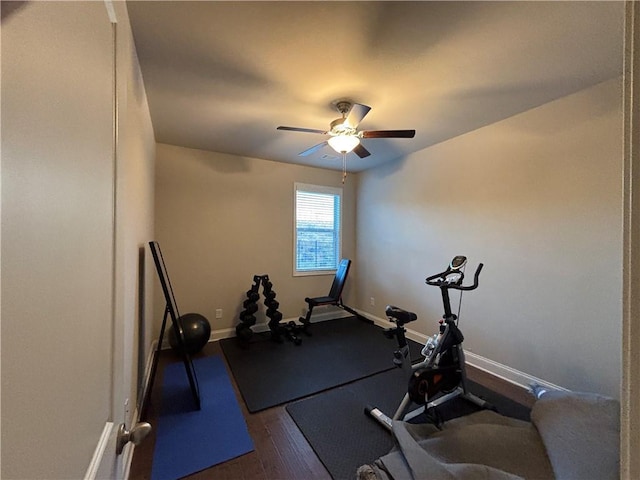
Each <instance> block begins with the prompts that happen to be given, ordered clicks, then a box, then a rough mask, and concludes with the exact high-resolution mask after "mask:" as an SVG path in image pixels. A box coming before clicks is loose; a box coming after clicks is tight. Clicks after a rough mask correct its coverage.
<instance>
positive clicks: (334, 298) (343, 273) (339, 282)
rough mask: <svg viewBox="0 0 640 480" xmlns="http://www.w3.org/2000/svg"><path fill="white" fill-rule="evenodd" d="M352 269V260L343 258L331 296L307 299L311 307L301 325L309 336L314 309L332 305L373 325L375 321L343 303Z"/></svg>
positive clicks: (301, 320) (332, 285) (332, 286)
mask: <svg viewBox="0 0 640 480" xmlns="http://www.w3.org/2000/svg"><path fill="white" fill-rule="evenodd" d="M350 267H351V260H349V259H348V258H343V259H342V260H340V264H339V265H338V269H337V270H336V276H335V277H334V279H333V283H332V284H331V290H329V295H327V296H326V297H313V298H309V297H307V298H305V299H304V301H305V302H307V304H308V305H309V309H308V310H307V315H306V316H305V317H300V319H299V320H300V323H302V325H303V330H304V332H305V333H307V334H308V335H309V334H310V333H309V331H308V329H309V325H310V324H311V314H312V313H313V309H314V307H319V306H325V305H332V306H334V307H339V308H341V309H343V310H345V311H347V312H349V313H351V314H353V315H355V316H356V317H357V318H358V319H360V320H362V321H365V322H367V323H373V321H371V320H369V319H367V318H365V317H363V316H362V315H360V314H359V313H358V312H356V311H355V310H354V309H352V308H351V307H348V306H347V305H345V304H344V303H342V290H343V289H344V284H345V283H346V281H347V276H348V275H349V268H350Z"/></svg>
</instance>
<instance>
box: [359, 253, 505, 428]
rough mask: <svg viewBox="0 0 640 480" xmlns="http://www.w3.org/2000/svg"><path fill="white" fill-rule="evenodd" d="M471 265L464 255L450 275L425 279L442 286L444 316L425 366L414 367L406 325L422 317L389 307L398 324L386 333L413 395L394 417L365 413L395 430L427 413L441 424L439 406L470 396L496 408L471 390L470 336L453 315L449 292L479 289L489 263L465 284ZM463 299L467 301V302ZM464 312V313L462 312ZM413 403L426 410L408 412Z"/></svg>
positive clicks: (430, 340) (375, 410) (388, 312)
mask: <svg viewBox="0 0 640 480" xmlns="http://www.w3.org/2000/svg"><path fill="white" fill-rule="evenodd" d="M466 263H467V258H466V257H464V256H462V255H458V256H456V257H454V258H453V260H451V263H450V264H449V266H448V267H447V269H446V270H445V271H444V272H440V273H436V274H435V275H432V276H430V277H427V279H426V280H425V283H426V284H427V285H431V286H435V287H438V288H440V292H441V293H442V303H443V306H444V315H443V316H442V320H440V321H439V323H440V326H439V332H438V333H437V334H435V335H434V336H433V337H430V338H428V339H427V342H426V343H425V345H424V348H423V349H422V355H423V356H424V357H425V358H424V360H423V361H421V362H420V363H417V364H415V365H411V362H410V360H409V358H408V357H409V345H408V344H407V339H406V336H405V332H406V329H405V328H404V325H405V324H407V323H409V322H412V321H414V320H416V319H417V318H418V317H417V315H416V314H415V313H413V312H409V311H406V310H403V309H401V308H398V307H395V306H393V305H389V306H387V308H386V310H385V313H386V315H387V318H388V319H389V321H391V322H392V323H395V327H393V328H390V329H387V330H385V332H384V333H385V335H386V336H387V337H388V338H394V337H395V338H396V339H397V342H398V349H397V350H396V351H395V352H394V359H393V362H394V364H395V365H396V366H398V367H401V368H403V369H405V370H406V371H407V372H408V373H409V372H410V377H409V385H408V389H407V393H406V394H405V396H404V398H403V399H402V402H401V403H400V406H399V407H398V409H397V410H396V412H395V413H394V415H393V417H391V418H390V417H388V416H387V415H385V414H384V413H383V412H382V411H380V410H379V409H378V408H376V407H373V406H367V407H366V408H365V413H366V414H367V415H369V416H371V417H372V418H373V419H375V420H376V421H378V422H379V423H380V424H381V425H382V426H384V427H385V428H387V429H389V430H391V428H392V422H393V420H402V421H405V422H406V421H409V420H411V419H412V418H415V417H417V416H418V415H420V414H422V413H425V414H426V415H427V418H428V419H429V420H430V421H432V422H433V423H435V424H436V426H439V425H440V423H441V419H440V417H439V415H437V411H436V410H435V407H438V406H440V405H442V404H444V403H445V402H448V401H449V400H452V399H454V398H457V397H463V398H466V399H467V400H469V401H471V402H473V403H475V404H476V405H478V406H479V407H481V408H489V409H493V407H492V405H491V404H489V403H487V402H485V401H484V400H483V399H481V398H479V397H476V396H475V395H473V394H472V393H470V392H469V391H468V389H467V376H466V372H465V361H464V351H463V350H462V341H463V340H464V336H463V335H462V332H461V331H460V329H459V328H458V315H456V314H454V313H452V312H451V302H450V300H449V290H460V291H461V292H462V291H468V290H475V289H476V288H478V277H479V276H480V271H481V270H482V267H483V264H482V263H480V264H479V265H478V268H477V269H476V273H475V275H474V281H473V284H472V285H467V286H463V285H462V281H463V280H464V272H463V269H464V266H465V265H466ZM461 295H462V293H461ZM460 300H461V301H462V298H461V299H460ZM458 313H460V311H459V309H458ZM434 397H435V398H434ZM412 402H413V403H415V404H417V405H421V407H420V408H418V409H416V410H413V411H410V412H408V413H405V412H406V411H407V409H408V408H409V406H410V405H411V403H412Z"/></svg>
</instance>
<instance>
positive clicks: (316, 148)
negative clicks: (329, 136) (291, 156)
mask: <svg viewBox="0 0 640 480" xmlns="http://www.w3.org/2000/svg"><path fill="white" fill-rule="evenodd" d="M327 145H328V143H327V142H322V143H319V144H317V145H314V146H313V147H311V148H307V149H306V150H305V151H304V152H300V153H299V154H298V156H299V157H306V156H308V155H311V154H312V153H315V152H317V151H318V150H320V149H321V148H322V147H326V146H327Z"/></svg>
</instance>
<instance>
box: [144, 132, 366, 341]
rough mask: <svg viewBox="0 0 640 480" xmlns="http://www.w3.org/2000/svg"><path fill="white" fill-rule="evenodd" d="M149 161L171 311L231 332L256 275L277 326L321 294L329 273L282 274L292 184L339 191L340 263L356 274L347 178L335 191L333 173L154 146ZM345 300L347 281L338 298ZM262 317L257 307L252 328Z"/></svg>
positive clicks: (287, 256)
mask: <svg viewBox="0 0 640 480" xmlns="http://www.w3.org/2000/svg"><path fill="white" fill-rule="evenodd" d="M156 162H157V163H156V193H155V198H156V203H155V209H156V230H155V232H156V240H157V241H158V242H159V243H160V247H161V248H162V253H163V256H164V260H165V263H166V264H167V270H168V272H169V276H170V278H171V283H172V285H173V289H174V292H175V295H176V299H177V302H178V308H179V309H180V313H182V314H185V313H188V312H197V313H201V314H202V315H204V316H205V317H207V318H208V319H209V322H210V323H211V328H212V330H214V331H215V330H225V329H234V328H235V326H236V325H237V324H238V323H239V321H238V314H239V313H240V311H241V310H242V302H243V301H244V300H245V299H246V295H245V292H246V291H247V290H248V289H249V288H250V287H251V284H252V283H253V276H254V275H256V274H260V275H261V274H268V275H269V278H270V279H271V281H272V282H273V289H274V291H275V292H276V294H277V300H278V301H279V302H280V307H279V311H280V312H282V314H283V315H284V318H285V319H286V318H297V317H298V316H300V315H301V313H302V309H303V308H304V307H305V306H306V303H305V302H304V298H305V297H308V296H319V295H325V294H327V293H328V292H329V287H330V286H331V282H332V280H333V277H332V276H326V275H323V276H309V277H294V276H293V275H292V271H293V184H294V182H303V183H311V184H316V185H326V186H332V187H343V188H344V191H343V204H344V205H343V208H344V210H343V223H342V226H343V247H342V256H343V257H349V258H352V259H353V260H354V265H353V274H354V275H355V273H356V272H357V270H358V268H359V267H358V262H357V259H356V258H355V214H356V213H355V212H356V205H355V180H356V178H355V176H348V177H347V180H346V183H345V184H344V186H343V185H342V184H341V177H342V174H341V173H340V172H338V171H331V170H322V169H317V168H310V167H303V166H299V165H290V164H284V163H276V162H270V161H265V160H258V159H252V158H243V157H237V156H232V155H224V154H220V153H212V152H206V151H201V150H193V149H187V148H181V147H175V146H170V145H164V144H158V145H157V158H156ZM156 293H157V295H156V300H155V307H156V308H155V311H156V312H162V311H163V308H164V300H163V299H162V297H161V294H160V290H159V287H158V288H157V289H156ZM353 298H355V284H354V282H353V281H348V282H347V286H346V288H345V301H346V302H347V303H348V302H349V301H350V300H351V299H353ZM218 308H221V309H222V310H223V318H222V319H216V318H215V310H216V309H218ZM264 311H265V310H264V305H261V309H260V315H259V316H258V322H259V323H260V322H264V321H265V316H264ZM156 317H157V323H156V328H157V329H159V323H160V321H161V318H160V317H161V315H160V314H157V315H156ZM157 331H159V330H157ZM232 331H233V330H232Z"/></svg>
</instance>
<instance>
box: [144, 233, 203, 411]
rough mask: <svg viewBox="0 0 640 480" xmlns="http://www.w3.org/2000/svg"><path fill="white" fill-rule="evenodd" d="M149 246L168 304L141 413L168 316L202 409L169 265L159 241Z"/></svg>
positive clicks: (147, 395)
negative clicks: (170, 277)
mask: <svg viewBox="0 0 640 480" xmlns="http://www.w3.org/2000/svg"><path fill="white" fill-rule="evenodd" d="M149 248H150V249H151V254H152V256H153V261H154V263H155V265H156V271H157V272H158V278H159V279H160V285H161V286H162V293H163V294H164V299H165V301H166V306H165V309H164V316H163V318H162V326H161V327H160V337H159V338H158V344H157V346H156V351H155V353H154V356H153V361H152V363H151V371H150V375H149V384H148V386H147V390H146V392H145V393H144V394H143V398H144V400H143V402H142V411H141V414H140V418H141V419H144V418H145V417H146V409H147V407H148V404H149V400H150V398H151V391H152V389H153V381H154V380H155V376H156V371H157V369H158V360H159V359H160V350H161V349H162V341H163V339H164V332H165V328H166V325H167V317H170V318H171V325H172V328H173V332H174V334H175V338H176V346H177V348H176V350H177V351H178V353H179V354H180V356H181V357H182V362H183V363H184V368H185V370H186V372H187V378H188V380H189V386H190V387H191V394H192V395H193V401H194V404H195V407H196V409H198V410H200V387H199V385H198V377H197V376H196V370H195V368H194V366H193V362H192V361H191V356H190V355H189V353H188V351H187V349H186V343H185V336H184V328H183V325H182V323H181V320H180V312H179V311H178V305H177V303H176V299H175V296H174V294H173V288H172V287H171V281H170V280H169V274H168V273H167V267H166V266H165V264H164V259H163V257H162V251H161V250H160V245H159V244H158V242H149Z"/></svg>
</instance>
